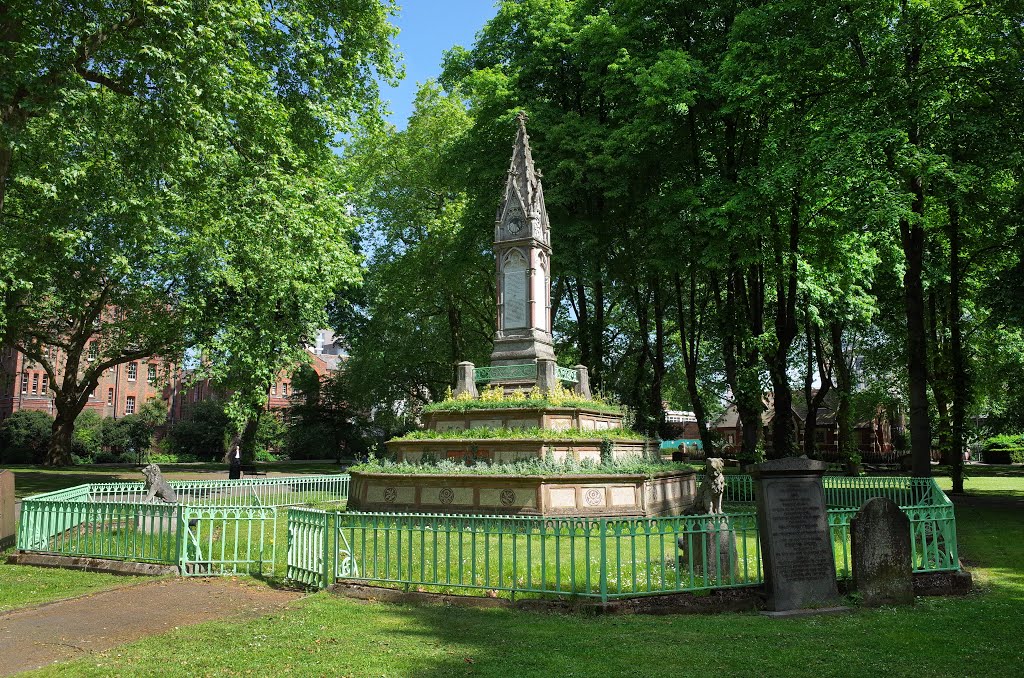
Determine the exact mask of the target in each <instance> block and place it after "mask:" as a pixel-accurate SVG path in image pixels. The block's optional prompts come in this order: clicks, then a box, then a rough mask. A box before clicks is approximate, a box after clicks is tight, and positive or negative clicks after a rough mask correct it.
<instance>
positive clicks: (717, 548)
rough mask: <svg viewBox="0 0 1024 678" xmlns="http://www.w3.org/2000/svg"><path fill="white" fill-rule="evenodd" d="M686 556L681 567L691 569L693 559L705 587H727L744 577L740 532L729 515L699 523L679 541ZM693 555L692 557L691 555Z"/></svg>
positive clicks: (680, 558) (682, 559) (695, 570)
mask: <svg viewBox="0 0 1024 678" xmlns="http://www.w3.org/2000/svg"><path fill="white" fill-rule="evenodd" d="M676 544H677V545H678V546H679V549H680V551H682V553H681V554H680V556H679V565H680V566H681V567H683V568H688V567H690V565H691V562H690V559H691V556H692V559H693V562H692V565H693V572H694V574H697V575H701V576H703V577H704V578H705V585H719V586H722V585H725V584H730V583H734V582H736V581H737V580H738V579H739V577H740V571H739V553H738V551H737V549H736V531H735V530H733V528H732V526H731V525H730V524H729V519H728V517H727V516H724V515H722V516H713V517H711V518H709V519H708V520H701V521H699V522H697V523H696V524H695V525H694V526H693V529H689V530H686V531H685V532H684V533H683V534H681V535H679V537H678V539H677V540H676ZM691 552H692V554H691Z"/></svg>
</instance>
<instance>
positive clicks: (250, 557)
mask: <svg viewBox="0 0 1024 678" xmlns="http://www.w3.org/2000/svg"><path fill="white" fill-rule="evenodd" d="M177 531H178V545H179V546H178V548H179V551H178V562H179V565H180V567H181V573H182V574H183V575H186V576H187V575H199V576H206V575H214V574H264V573H268V574H272V573H273V572H274V560H275V556H276V554H277V544H276V541H277V509H276V508H274V507H273V506H265V507H258V506H209V507H196V506H183V507H181V522H180V523H179V524H178V526H177Z"/></svg>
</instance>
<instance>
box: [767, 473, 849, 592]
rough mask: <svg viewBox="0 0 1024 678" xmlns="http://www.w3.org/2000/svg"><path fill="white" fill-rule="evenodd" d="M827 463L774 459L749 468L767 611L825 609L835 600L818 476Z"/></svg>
mask: <svg viewBox="0 0 1024 678" xmlns="http://www.w3.org/2000/svg"><path fill="white" fill-rule="evenodd" d="M825 469H826V464H825V462H822V461H816V460H813V459H807V458H804V457H800V458H793V457H790V458H785V459H773V460H771V461H766V462H764V463H761V464H758V465H757V466H755V467H754V469H753V476H754V479H755V483H754V496H755V499H756V501H757V523H758V532H759V538H760V542H761V556H762V560H763V562H764V583H765V589H766V590H767V593H768V609H769V610H773V611H786V610H798V609H803V608H811V607H827V606H829V605H833V604H835V603H836V602H837V601H838V599H839V590H838V587H837V586H836V564H835V556H834V554H833V553H832V538H831V535H830V533H829V528H828V513H827V509H826V505H825V490H824V488H823V487H822V484H821V478H822V476H823V475H824V474H825Z"/></svg>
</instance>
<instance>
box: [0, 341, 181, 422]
mask: <svg viewBox="0 0 1024 678" xmlns="http://www.w3.org/2000/svg"><path fill="white" fill-rule="evenodd" d="M48 350H49V351H51V352H52V353H51V354H50V355H51V357H50V360H51V362H52V364H53V365H55V366H57V378H58V379H60V378H61V377H62V376H63V371H62V370H61V368H60V366H61V365H63V364H64V359H63V356H62V355H61V349H58V348H51V349H48ZM90 359H91V358H87V360H90ZM173 367H174V366H173V364H171V363H168V362H167V361H165V360H164V359H162V358H148V359H144V360H136V361H132V362H130V363H126V364H123V365H117V366H116V367H112V368H111V369H109V370H107V371H106V372H104V373H103V374H102V376H100V380H99V385H98V386H97V387H96V390H95V391H93V392H92V395H90V396H89V402H88V403H86V406H85V409H87V410H93V411H95V412H98V413H99V414H100V415H101V416H104V417H123V416H124V415H126V414H132V413H135V412H138V411H139V408H140V407H142V405H143V404H144V403H146V402H147V401H149V400H153V399H155V398H156V399H162V400H165V401H166V400H168V399H169V397H170V388H169V387H168V386H167V383H168V378H169V377H170V375H171V373H172V371H173ZM50 386H51V384H50V378H49V375H48V374H47V373H46V371H45V370H43V368H42V366H41V365H39V364H37V363H35V362H34V361H32V360H31V359H29V358H28V357H26V356H25V355H24V354H22V353H21V352H20V351H17V350H15V349H13V348H6V349H3V350H2V351H0V421H2V420H4V419H6V418H7V417H9V416H10V415H12V414H14V413H15V412H18V411H19V410H39V411H42V412H46V413H48V414H50V415H53V414H54V405H53V390H52V389H51V388H50Z"/></svg>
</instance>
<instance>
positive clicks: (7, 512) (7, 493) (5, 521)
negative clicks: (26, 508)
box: [0, 470, 17, 550]
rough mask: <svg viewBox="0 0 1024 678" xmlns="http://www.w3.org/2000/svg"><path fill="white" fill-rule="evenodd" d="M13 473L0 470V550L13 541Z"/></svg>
mask: <svg viewBox="0 0 1024 678" xmlns="http://www.w3.org/2000/svg"><path fill="white" fill-rule="evenodd" d="M16 527H17V524H16V522H15V520H14V474H13V473H11V472H10V471H6V470H5V471H0V550H2V549H5V548H7V547H8V546H10V545H12V544H13V543H14V533H15V528H16Z"/></svg>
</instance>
